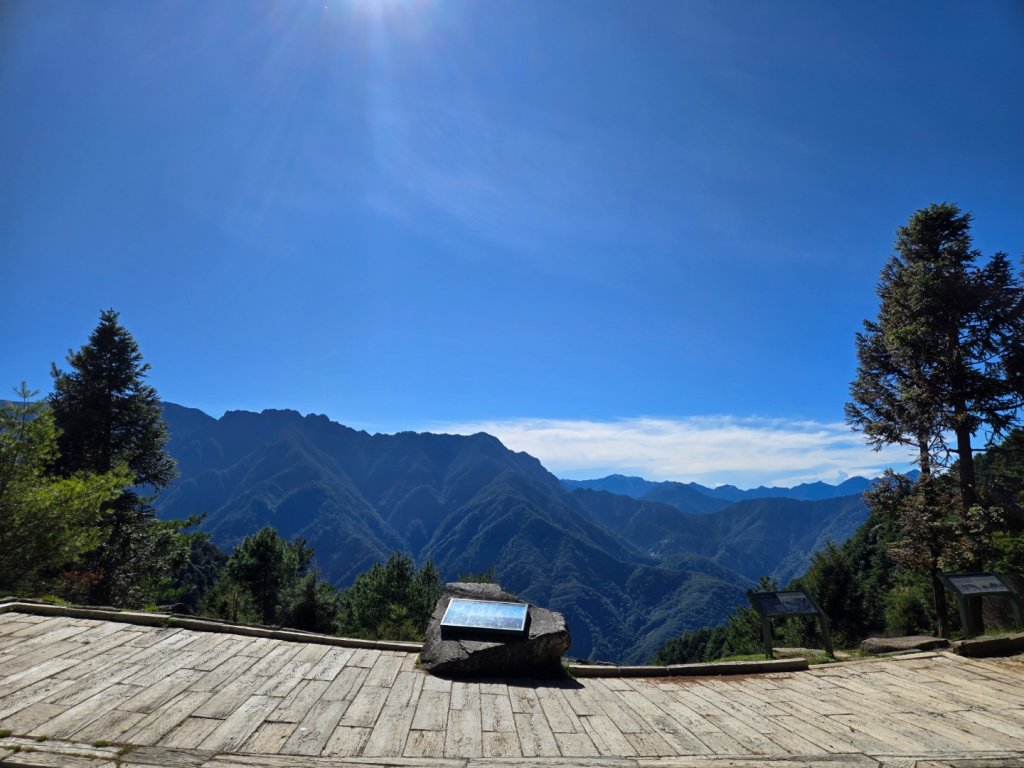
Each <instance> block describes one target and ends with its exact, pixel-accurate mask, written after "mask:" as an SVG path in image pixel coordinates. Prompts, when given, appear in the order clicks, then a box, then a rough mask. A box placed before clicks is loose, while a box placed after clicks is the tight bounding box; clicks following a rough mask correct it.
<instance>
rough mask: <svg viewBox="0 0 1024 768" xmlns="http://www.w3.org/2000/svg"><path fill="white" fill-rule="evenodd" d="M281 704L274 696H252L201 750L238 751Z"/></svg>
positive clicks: (207, 739) (233, 713)
mask: <svg viewBox="0 0 1024 768" xmlns="http://www.w3.org/2000/svg"><path fill="white" fill-rule="evenodd" d="M280 703H281V702H280V699H276V698H274V697H272V696H259V695H254V696H250V697H249V698H248V699H246V700H245V701H244V702H243V703H242V705H241V706H240V707H238V709H236V710H235V711H234V712H232V713H231V714H230V715H229V716H228V717H227V718H226V719H225V720H224V722H222V723H221V724H220V725H218V726H217V727H216V728H214V729H213V731H212V732H211V733H210V735H209V736H207V737H206V738H205V739H203V741H202V743H201V744H199V748H200V749H212V750H215V751H223V752H230V751H234V750H237V749H238V748H239V747H241V746H242V744H244V743H245V742H246V741H248V739H249V737H250V736H252V734H253V733H255V731H256V729H257V728H259V727H260V724H261V723H262V722H263V721H264V720H265V719H266V717H267V715H269V714H270V713H271V712H273V711H274V710H275V709H276V708H277V705H278V704H280Z"/></svg>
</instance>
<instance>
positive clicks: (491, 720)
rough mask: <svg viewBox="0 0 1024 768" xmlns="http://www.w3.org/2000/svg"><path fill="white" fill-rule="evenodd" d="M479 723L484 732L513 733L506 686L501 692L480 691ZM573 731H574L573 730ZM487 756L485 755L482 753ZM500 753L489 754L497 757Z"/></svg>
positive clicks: (509, 700)
mask: <svg viewBox="0 0 1024 768" xmlns="http://www.w3.org/2000/svg"><path fill="white" fill-rule="evenodd" d="M480 725H481V727H482V728H483V730H484V732H485V733H486V732H488V731H494V732H497V733H513V732H515V730H516V721H515V718H514V717H513V715H512V701H511V699H509V696H508V689H507V688H506V689H505V690H504V691H503V692H502V693H484V692H483V690H482V689H481V692H480ZM573 732H575V731H573ZM484 756H485V757H487V755H484ZM499 756H500V755H491V757H499Z"/></svg>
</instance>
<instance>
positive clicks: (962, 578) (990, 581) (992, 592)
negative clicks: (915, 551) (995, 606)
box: [939, 571, 1024, 637]
mask: <svg viewBox="0 0 1024 768" xmlns="http://www.w3.org/2000/svg"><path fill="white" fill-rule="evenodd" d="M939 578H940V579H942V583H943V584H945V585H946V586H947V587H949V589H950V591H952V593H953V595H954V597H956V605H957V608H959V610H960V624H961V627H962V628H963V631H964V634H965V635H966V636H967V637H977V636H978V635H980V634H981V633H982V632H983V631H984V630H985V627H984V625H983V624H982V622H981V618H980V617H981V610H980V608H979V607H978V606H977V603H978V602H979V601H980V600H981V598H983V597H1007V598H1009V599H1010V608H1011V610H1013V621H1014V624H1016V625H1017V627H1018V628H1019V627H1021V626H1022V622H1021V614H1022V613H1024V610H1022V600H1021V596H1020V595H1018V594H1017V593H1016V592H1015V591H1014V590H1013V589H1012V588H1011V587H1010V585H1009V584H1008V583H1007V582H1006V581H1005V580H1004V579H1003V577H1002V576H1001V575H1000V574H998V573H990V572H987V571H981V572H978V573H940V574H939ZM972 604H973V605H975V610H974V611H973V612H972V611H971V609H970V607H969V606H970V605H972Z"/></svg>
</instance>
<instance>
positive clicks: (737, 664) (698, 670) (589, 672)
mask: <svg viewBox="0 0 1024 768" xmlns="http://www.w3.org/2000/svg"><path fill="white" fill-rule="evenodd" d="M808 667H809V664H808V663H807V659H804V658H796V659H765V660H763V661H717V662H709V663H703V664H671V665H669V666H614V665H611V664H570V665H569V672H570V673H571V674H572V675H573V676H574V677H669V676H672V677H698V676H702V677H711V676H714V675H755V674H763V673H765V672H801V671H803V670H805V669H807V668H808Z"/></svg>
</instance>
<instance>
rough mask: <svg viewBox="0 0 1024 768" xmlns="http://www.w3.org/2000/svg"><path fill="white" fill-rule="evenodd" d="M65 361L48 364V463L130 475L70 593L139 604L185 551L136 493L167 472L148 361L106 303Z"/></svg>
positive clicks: (164, 481)
mask: <svg viewBox="0 0 1024 768" xmlns="http://www.w3.org/2000/svg"><path fill="white" fill-rule="evenodd" d="M67 362H68V365H69V366H70V368H69V370H68V371H62V370H60V369H59V368H58V367H57V366H56V364H54V365H53V368H52V376H53V393H52V394H51V396H50V405H51V408H52V411H53V417H54V422H55V424H56V426H57V428H58V430H59V437H58V448H59V455H58V457H57V458H56V460H55V463H54V468H55V470H56V471H57V472H58V473H60V474H61V475H63V476H66V477H70V476H72V475H74V474H75V473H78V472H96V473H107V472H110V471H111V470H113V469H115V468H124V469H126V470H127V471H128V473H129V474H130V476H131V483H130V484H129V485H127V486H125V487H124V489H123V490H122V492H121V495H120V496H119V497H118V498H117V499H116V500H115V501H113V502H112V503H110V504H109V505H108V507H107V510H106V515H105V519H104V521H103V528H104V533H103V536H102V541H101V543H100V545H99V547H98V548H97V549H96V550H95V552H94V553H93V556H92V563H91V569H92V574H93V578H92V579H91V580H90V581H91V583H92V587H91V589H90V593H89V594H88V595H82V596H76V597H85V598H86V599H89V600H91V601H94V602H102V603H109V602H113V603H117V604H120V605H140V604H143V603H145V602H147V601H148V600H150V599H153V598H154V597H155V596H156V595H157V593H158V592H159V590H160V588H161V585H162V584H163V582H164V581H165V580H166V579H168V578H169V576H170V570H171V569H172V568H174V567H176V566H177V565H179V564H180V563H179V561H180V560H182V559H183V558H184V556H185V554H186V551H185V550H186V544H185V542H183V541H181V540H179V539H178V538H177V531H176V529H175V527H174V526H173V525H170V526H169V525H167V524H164V523H160V522H159V521H157V520H155V519H154V516H153V511H152V509H151V508H150V506H149V504H148V499H147V498H146V497H145V496H143V495H142V493H143V492H144V489H151V490H153V491H159V490H160V489H162V488H164V487H166V486H167V485H168V484H169V483H170V482H171V480H173V479H174V475H175V466H174V461H173V460H172V459H171V458H170V456H168V454H167V451H166V450H165V445H166V443H167V429H166V426H165V425H164V422H163V417H162V415H161V412H160V401H159V398H158V396H157V393H156V390H155V389H154V388H153V387H152V386H151V385H149V384H147V383H146V381H145V379H146V373H147V371H148V370H149V364H148V363H144V362H143V360H142V354H141V353H140V352H139V347H138V344H137V343H136V341H135V339H134V338H133V337H132V335H131V333H129V332H128V331H127V330H126V329H125V328H124V327H123V326H122V325H121V324H120V323H119V322H118V314H117V312H115V311H114V310H112V309H109V310H106V311H104V312H101V313H100V322H99V325H97V326H96V328H95V330H93V332H92V334H91V335H90V336H89V342H88V343H87V344H86V345H84V346H83V347H82V348H81V349H79V350H78V351H77V352H72V351H70V350H69V351H68V357H67ZM145 492H148V490H147V491H145Z"/></svg>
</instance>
